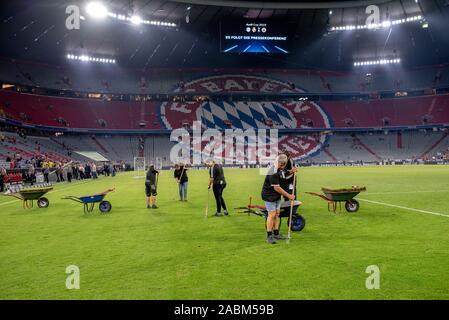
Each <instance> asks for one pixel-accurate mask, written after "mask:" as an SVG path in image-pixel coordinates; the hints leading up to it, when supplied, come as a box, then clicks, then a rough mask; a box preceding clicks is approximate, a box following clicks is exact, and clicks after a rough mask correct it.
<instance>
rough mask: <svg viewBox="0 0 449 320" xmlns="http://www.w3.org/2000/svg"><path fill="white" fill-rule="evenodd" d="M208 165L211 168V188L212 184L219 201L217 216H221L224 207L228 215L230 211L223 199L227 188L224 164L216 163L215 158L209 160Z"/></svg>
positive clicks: (216, 199) (216, 198)
mask: <svg viewBox="0 0 449 320" xmlns="http://www.w3.org/2000/svg"><path fill="white" fill-rule="evenodd" d="M206 165H207V167H208V168H209V189H210V187H211V186H212V190H213V191H214V196H215V201H216V203H217V212H216V213H215V216H217V217H219V216H221V209H222V208H223V210H224V211H223V212H224V214H225V216H227V215H229V213H228V210H227V208H226V203H225V201H224V199H223V190H224V189H225V188H226V179H225V176H224V172H223V166H222V165H221V164H217V163H215V161H214V160H208V161H207V162H206Z"/></svg>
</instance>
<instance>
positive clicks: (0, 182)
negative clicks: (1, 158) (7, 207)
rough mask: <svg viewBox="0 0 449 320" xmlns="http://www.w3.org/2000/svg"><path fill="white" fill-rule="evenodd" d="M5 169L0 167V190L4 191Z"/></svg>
mask: <svg viewBox="0 0 449 320" xmlns="http://www.w3.org/2000/svg"><path fill="white" fill-rule="evenodd" d="M6 174H7V173H6V169H5V168H3V167H1V168H0V192H3V191H5V178H6Z"/></svg>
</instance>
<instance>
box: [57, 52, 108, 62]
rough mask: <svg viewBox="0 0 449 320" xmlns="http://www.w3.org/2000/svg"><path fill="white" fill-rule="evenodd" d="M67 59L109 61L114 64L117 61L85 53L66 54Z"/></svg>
mask: <svg viewBox="0 0 449 320" xmlns="http://www.w3.org/2000/svg"><path fill="white" fill-rule="evenodd" d="M66 57H67V59H68V60H79V61H83V62H101V63H110V64H115V63H116V62H117V61H116V60H115V59H106V58H99V57H92V56H87V55H82V56H77V55H73V54H70V53H69V54H67V55H66Z"/></svg>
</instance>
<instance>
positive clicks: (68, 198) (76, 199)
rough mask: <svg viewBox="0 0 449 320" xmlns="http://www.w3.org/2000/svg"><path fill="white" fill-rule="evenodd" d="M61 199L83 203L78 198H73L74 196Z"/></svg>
mask: <svg viewBox="0 0 449 320" xmlns="http://www.w3.org/2000/svg"><path fill="white" fill-rule="evenodd" d="M61 199H62V200H72V201H75V202H79V203H84V202H82V201H81V200H80V199H79V198H78V197H75V196H67V197H63V198H61Z"/></svg>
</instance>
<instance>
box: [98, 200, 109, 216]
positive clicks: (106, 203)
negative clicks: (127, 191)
mask: <svg viewBox="0 0 449 320" xmlns="http://www.w3.org/2000/svg"><path fill="white" fill-rule="evenodd" d="M99 208H100V211H101V212H102V213H109V212H111V210H112V205H111V203H110V202H109V201H102V202H100V206H99Z"/></svg>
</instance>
